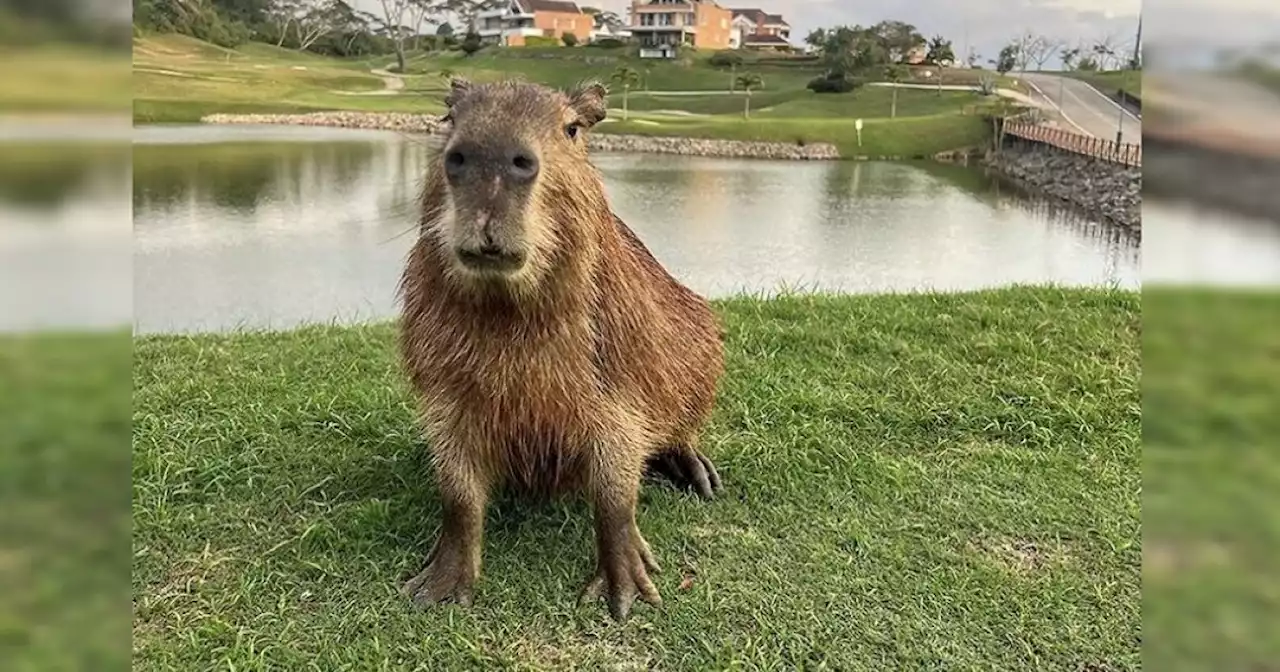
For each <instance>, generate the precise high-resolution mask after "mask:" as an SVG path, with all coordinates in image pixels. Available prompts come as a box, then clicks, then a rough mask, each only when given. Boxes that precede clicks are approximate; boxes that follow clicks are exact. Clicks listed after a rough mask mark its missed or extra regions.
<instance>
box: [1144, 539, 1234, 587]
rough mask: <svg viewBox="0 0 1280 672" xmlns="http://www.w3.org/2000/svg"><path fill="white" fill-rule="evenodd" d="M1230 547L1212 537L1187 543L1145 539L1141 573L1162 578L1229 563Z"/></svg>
mask: <svg viewBox="0 0 1280 672" xmlns="http://www.w3.org/2000/svg"><path fill="white" fill-rule="evenodd" d="M1231 564H1232V561H1231V551H1230V549H1228V548H1227V547H1226V546H1224V545H1222V544H1220V543H1217V542H1212V541H1200V542H1195V543H1187V544H1179V545H1175V544H1171V543H1167V542H1158V541H1157V542H1151V541H1148V542H1147V543H1146V544H1144V545H1143V548H1142V573H1143V574H1144V575H1145V576H1149V577H1152V578H1163V577H1167V576H1172V575H1175V574H1180V573H1182V572H1186V571H1192V570H1200V569H1207V568H1212V569H1222V568H1224V567H1229V566H1231Z"/></svg>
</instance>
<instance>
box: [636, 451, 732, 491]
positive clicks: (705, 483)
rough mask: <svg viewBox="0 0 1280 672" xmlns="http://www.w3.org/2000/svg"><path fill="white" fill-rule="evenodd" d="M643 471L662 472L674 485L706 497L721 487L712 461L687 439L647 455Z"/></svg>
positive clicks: (718, 475)
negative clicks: (685, 441)
mask: <svg viewBox="0 0 1280 672" xmlns="http://www.w3.org/2000/svg"><path fill="white" fill-rule="evenodd" d="M645 471H646V472H648V473H649V474H651V475H652V474H660V475H662V476H665V477H666V478H667V479H668V480H670V481H671V482H672V483H674V484H675V485H676V487H679V488H683V489H688V490H693V491H694V492H696V493H698V494H699V495H701V496H702V497H704V498H706V499H711V498H712V497H714V496H715V492H716V491H717V490H719V489H720V488H721V482H720V474H719V473H718V472H717V471H716V465H715V464H712V462H711V459H710V458H708V457H707V456H706V455H703V454H702V453H700V452H698V449H697V448H694V447H693V445H692V444H691V443H681V444H677V445H674V446H671V447H669V448H667V449H665V450H663V451H661V452H659V453H655V454H653V455H651V456H650V457H649V459H648V461H647V462H646V463H645Z"/></svg>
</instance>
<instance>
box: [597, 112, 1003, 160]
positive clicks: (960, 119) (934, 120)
mask: <svg viewBox="0 0 1280 672" xmlns="http://www.w3.org/2000/svg"><path fill="white" fill-rule="evenodd" d="M864 121H865V124H864V126H863V129H862V144H861V145H859V144H858V132H857V129H855V128H854V125H853V121H852V120H851V119H797V118H791V119H761V118H759V117H753V118H752V119H749V120H748V119H743V118H742V117H741V116H737V117H733V116H720V117H693V118H679V117H663V118H661V119H658V118H646V119H636V118H634V115H633V119H632V120H631V121H627V122H622V121H617V122H611V123H606V124H601V125H600V126H599V129H600V131H599V132H601V133H633V134H637V135H667V136H687V137H697V138H717V139H724V140H760V141H769V142H798V141H804V142H807V143H808V142H830V143H833V144H835V146H836V147H837V148H838V149H839V150H840V155H841V156H843V157H846V158H852V157H858V156H869V157H906V158H914V157H925V158H927V157H930V156H932V155H934V154H937V153H938V152H943V151H947V150H950V149H957V148H961V147H975V146H978V145H981V144H982V143H984V142H987V141H988V140H989V138H990V137H991V125H990V124H989V123H988V122H986V121H984V120H983V118H982V117H980V116H976V115H974V116H962V115H953V114H947V115H938V116H931V117H906V118H901V119H883V118H880V119H870V118H869V119H866V120H864Z"/></svg>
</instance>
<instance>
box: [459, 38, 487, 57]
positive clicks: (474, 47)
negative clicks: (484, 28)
mask: <svg viewBox="0 0 1280 672" xmlns="http://www.w3.org/2000/svg"><path fill="white" fill-rule="evenodd" d="M483 46H484V45H483V44H481V42H480V33H467V36H466V37H464V38H462V45H461V48H462V51H463V53H465V54H466V55H468V56H471V55H472V54H474V53H476V52H477V51H480V48H481V47H483Z"/></svg>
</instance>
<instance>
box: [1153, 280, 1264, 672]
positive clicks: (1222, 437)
mask: <svg viewBox="0 0 1280 672" xmlns="http://www.w3.org/2000/svg"><path fill="white" fill-rule="evenodd" d="M1142 311H1143V352H1142V356H1143V362H1142V364H1143V371H1142V374H1143V375H1142V388H1143V389H1142V403H1143V411H1144V413H1143V464H1142V476H1143V483H1142V485H1143V498H1142V516H1143V529H1142V533H1143V550H1144V558H1143V560H1144V564H1143V576H1142V599H1143V605H1142V607H1143V623H1142V629H1143V641H1144V644H1145V646H1144V647H1143V662H1144V663H1145V664H1146V666H1147V667H1148V669H1152V670H1176V671H1180V670H1246V669H1265V668H1266V667H1267V666H1268V665H1274V663H1275V661H1277V660H1280V629H1278V628H1277V627H1276V623H1277V615H1278V614H1280V574H1277V572H1276V571H1275V567H1276V565H1275V557H1276V549H1278V548H1280V449H1277V446H1276V440H1275V437H1276V436H1277V434H1280V415H1277V414H1276V412H1275V409H1276V408H1277V405H1278V404H1280V357H1277V350H1276V344H1277V343H1280V327H1278V326H1277V322H1276V320H1275V315H1276V314H1277V311H1280V292H1277V291H1276V289H1275V288H1274V287H1271V288H1268V289H1266V290H1262V291H1254V290H1231V291H1224V290H1221V289H1195V288H1171V287H1158V286H1155V287H1153V286H1151V285H1148V286H1146V287H1144V288H1143V290H1142Z"/></svg>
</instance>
